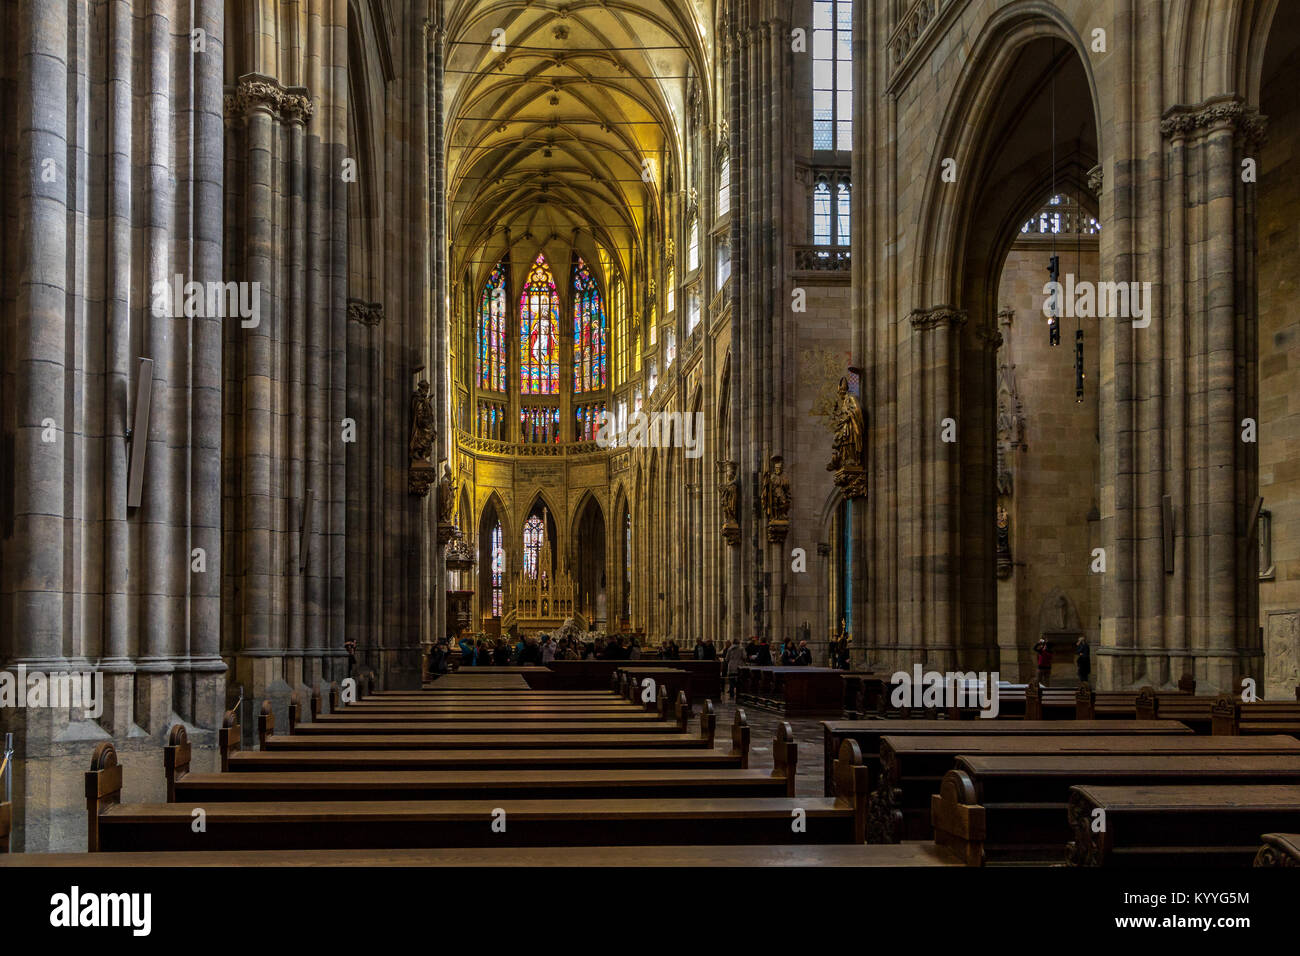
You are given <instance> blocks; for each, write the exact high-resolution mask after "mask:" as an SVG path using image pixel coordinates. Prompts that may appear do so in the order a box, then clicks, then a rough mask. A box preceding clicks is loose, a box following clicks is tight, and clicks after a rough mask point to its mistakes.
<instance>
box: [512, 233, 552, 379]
mask: <svg viewBox="0 0 1300 956" xmlns="http://www.w3.org/2000/svg"><path fill="white" fill-rule="evenodd" d="M559 331H560V296H559V294H558V293H557V292H556V291H555V279H554V277H553V276H552V275H551V268H550V266H548V265H547V264H546V256H544V255H542V254H541V253H538V255H537V258H536V259H535V260H533V268H532V270H531V271H530V272H529V273H528V281H527V282H525V283H524V292H523V295H522V296H520V298H519V391H520V392H522V393H523V394H525V395H554V394H556V393H557V392H559V390H560V339H559Z"/></svg>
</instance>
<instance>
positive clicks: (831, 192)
mask: <svg viewBox="0 0 1300 956" xmlns="http://www.w3.org/2000/svg"><path fill="white" fill-rule="evenodd" d="M812 198H813V220H812V221H813V243H814V245H818V246H831V245H839V246H847V245H849V240H850V230H849V225H850V220H849V216H850V215H851V210H852V208H853V204H852V203H851V202H850V199H851V198H852V189H851V187H850V185H849V183H848V182H847V180H845V179H840V181H839V182H838V183H836V184H835V186H834V188H833V189H832V187H831V184H830V183H829V182H828V181H827V180H826V179H825V178H822V179H819V180H818V182H817V185H816V186H814V187H813V197H812Z"/></svg>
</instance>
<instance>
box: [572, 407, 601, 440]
mask: <svg viewBox="0 0 1300 956" xmlns="http://www.w3.org/2000/svg"><path fill="white" fill-rule="evenodd" d="M574 417H575V418H576V419H577V421H576V422H575V423H574V426H575V430H576V438H577V440H578V441H595V440H596V433H597V432H599V431H600V426H601V423H602V422H603V421H604V419H605V403H604V402H597V403H595V404H593V405H579V406H578V407H577V410H576V411H575V412H574Z"/></svg>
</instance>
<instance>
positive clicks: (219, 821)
mask: <svg viewBox="0 0 1300 956" xmlns="http://www.w3.org/2000/svg"><path fill="white" fill-rule="evenodd" d="M788 736H792V733H788ZM846 746H847V747H852V746H855V745H853V744H852V743H851V742H850V743H849V744H848V745H846ZM861 769H862V768H861V764H860V763H858V764H856V765H855V764H854V763H853V759H852V754H851V752H849V751H848V750H847V749H846V751H845V752H844V753H842V754H841V759H840V772H839V776H838V778H837V780H838V782H839V785H840V790H839V791H838V793H837V794H836V796H835V797H832V798H827V797H788V796H785V797H740V798H738V797H720V798H684V797H667V798H663V797H661V798H657V799H593V798H578V799H572V800H537V799H520V800H500V799H491V800H484V799H478V800H473V799H464V800H385V801H371V800H341V801H324V802H307V801H287V802H283V803H268V802H249V803H225V802H221V803H211V802H210V803H208V804H207V805H206V806H204V807H203V808H202V809H203V811H204V820H205V827H204V828H202V830H201V832H195V831H194V829H193V826H192V824H193V822H194V820H195V816H194V814H193V812H192V810H193V808H192V807H191V806H189V805H188V804H180V803H161V804H123V803H121V794H122V782H123V777H122V767H121V766H120V765H119V764H118V762H117V752H116V750H114V748H113V746H112V745H111V744H109V743H101V744H100V745H99V746H97V747H96V748H95V752H94V755H93V757H92V759H91V769H90V770H89V771H88V772H87V773H86V806H87V847H88V849H89V850H90V852H92V853H94V852H100V851H131V852H140V851H151V850H250V849H260V850H285V849H303V848H308V847H319V848H334V849H359V848H370V849H381V848H389V847H415V848H432V847H491V846H497V847H499V846H552V845H570V846H641V845H655V844H661V845H665V846H668V845H674V844H691V843H699V844H710V845H731V844H763V845H770V844H781V845H785V844H802V843H861V842H862V838H863V821H864V820H865V802H864V801H865V796H866V795H865V794H864V793H862V792H861V791H859V790H857V789H855V788H856V785H857V783H858V782H859V781H860V771H861ZM792 771H793V768H791V775H793V773H792ZM239 776H240V777H243V776H244V775H239ZM503 811H505V813H506V816H505V817H504V818H503V817H502V816H501V813H502V812H503ZM797 811H802V814H801V819H802V820H803V821H804V830H803V831H802V832H799V831H796V829H795V828H794V827H793V826H792V820H793V819H794V818H795V815H796V812H797ZM503 820H504V822H505V828H504V829H501V828H500V827H499V826H496V827H494V825H493V824H494V823H496V824H498V825H499V824H500V823H501V822H502V821H503Z"/></svg>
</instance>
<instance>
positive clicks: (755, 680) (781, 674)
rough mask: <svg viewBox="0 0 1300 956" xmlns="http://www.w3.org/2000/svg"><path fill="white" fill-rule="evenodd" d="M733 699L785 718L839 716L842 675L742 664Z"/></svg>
mask: <svg viewBox="0 0 1300 956" xmlns="http://www.w3.org/2000/svg"><path fill="white" fill-rule="evenodd" d="M736 699H737V701H738V702H740V703H747V704H752V705H753V706H755V707H762V708H763V709H765V710H771V711H774V712H776V713H778V714H781V715H783V716H786V717H827V716H839V714H841V713H842V712H843V710H844V672H843V671H839V670H835V669H834V668H830V667H783V666H779V665H773V666H767V667H754V666H752V665H744V666H742V667H741V668H740V674H739V677H738V682H737V689H736Z"/></svg>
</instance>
